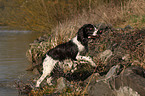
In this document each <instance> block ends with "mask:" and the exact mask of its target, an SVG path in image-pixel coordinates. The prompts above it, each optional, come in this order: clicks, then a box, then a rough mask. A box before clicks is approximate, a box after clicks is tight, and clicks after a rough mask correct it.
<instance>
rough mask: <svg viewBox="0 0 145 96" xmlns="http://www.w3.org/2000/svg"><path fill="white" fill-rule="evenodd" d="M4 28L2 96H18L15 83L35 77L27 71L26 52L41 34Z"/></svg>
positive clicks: (1, 36)
mask: <svg viewBox="0 0 145 96" xmlns="http://www.w3.org/2000/svg"><path fill="white" fill-rule="evenodd" d="M2 28H3V27H0V96H17V95H18V92H17V90H16V85H15V81H18V80H23V81H25V80H27V79H28V78H31V76H32V75H33V74H32V73H31V72H27V71H25V70H26V68H27V66H28V65H29V62H28V61H27V58H26V51H27V49H28V48H29V44H30V43H31V42H33V40H34V39H36V38H37V37H39V36H40V35H41V34H38V33H36V32H30V31H19V30H7V29H6V28H5V29H2Z"/></svg>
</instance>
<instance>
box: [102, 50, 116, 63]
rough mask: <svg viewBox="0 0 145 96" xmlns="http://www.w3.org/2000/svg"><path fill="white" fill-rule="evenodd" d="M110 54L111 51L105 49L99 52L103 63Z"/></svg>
mask: <svg viewBox="0 0 145 96" xmlns="http://www.w3.org/2000/svg"><path fill="white" fill-rule="evenodd" d="M112 54H113V53H112V51H111V50H105V51H104V52H102V53H101V54H100V59H101V60H102V61H103V62H104V63H105V62H107V60H108V59H109V58H110V57H111V56H112Z"/></svg>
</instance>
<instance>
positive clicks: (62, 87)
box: [55, 77, 66, 93]
mask: <svg viewBox="0 0 145 96" xmlns="http://www.w3.org/2000/svg"><path fill="white" fill-rule="evenodd" d="M65 88H66V82H65V79H64V78H63V77H61V78H59V79H58V80H57V85H56V91H55V93H61V92H63V91H64V90H65Z"/></svg>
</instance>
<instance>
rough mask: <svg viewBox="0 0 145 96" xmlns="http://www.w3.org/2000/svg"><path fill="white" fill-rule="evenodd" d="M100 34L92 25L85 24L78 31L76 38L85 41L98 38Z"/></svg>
mask: <svg viewBox="0 0 145 96" xmlns="http://www.w3.org/2000/svg"><path fill="white" fill-rule="evenodd" d="M100 34H101V33H100V31H98V29H97V28H96V27H95V26H94V25H92V24H85V25H83V26H82V27H81V28H80V29H79V31H78V37H80V38H85V39H88V38H96V37H99V35H100Z"/></svg>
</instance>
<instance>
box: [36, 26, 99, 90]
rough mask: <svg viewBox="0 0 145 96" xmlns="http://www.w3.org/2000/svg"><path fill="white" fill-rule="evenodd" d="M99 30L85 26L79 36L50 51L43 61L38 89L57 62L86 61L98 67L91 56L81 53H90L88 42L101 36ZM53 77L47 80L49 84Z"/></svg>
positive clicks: (78, 33)
mask: <svg viewBox="0 0 145 96" xmlns="http://www.w3.org/2000/svg"><path fill="white" fill-rule="evenodd" d="M99 34H100V33H99V31H98V29H97V28H96V27H95V26H94V25H92V24H85V25H83V26H82V27H81V28H80V29H79V30H78V32H77V36H76V37H74V38H72V39H71V40H70V41H68V42H66V43H63V44H60V45H58V46H56V47H55V48H53V49H50V50H49V51H48V52H47V53H46V55H45V59H44V60H43V74H42V76H41V77H40V78H39V79H38V80H37V83H36V87H39V85H40V83H41V82H42V81H43V80H44V79H45V78H46V76H50V73H51V72H52V70H53V68H54V67H55V65H56V63H57V62H61V61H64V60H65V59H71V60H86V61H88V62H90V64H91V65H92V66H94V67H96V64H95V63H94V62H93V61H92V59H91V58H90V57H89V56H81V55H80V53H81V52H83V51H86V52H87V51H88V40H89V38H94V37H96V36H99ZM51 80H52V77H51V76H50V77H49V78H48V79H47V83H48V84H51Z"/></svg>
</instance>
